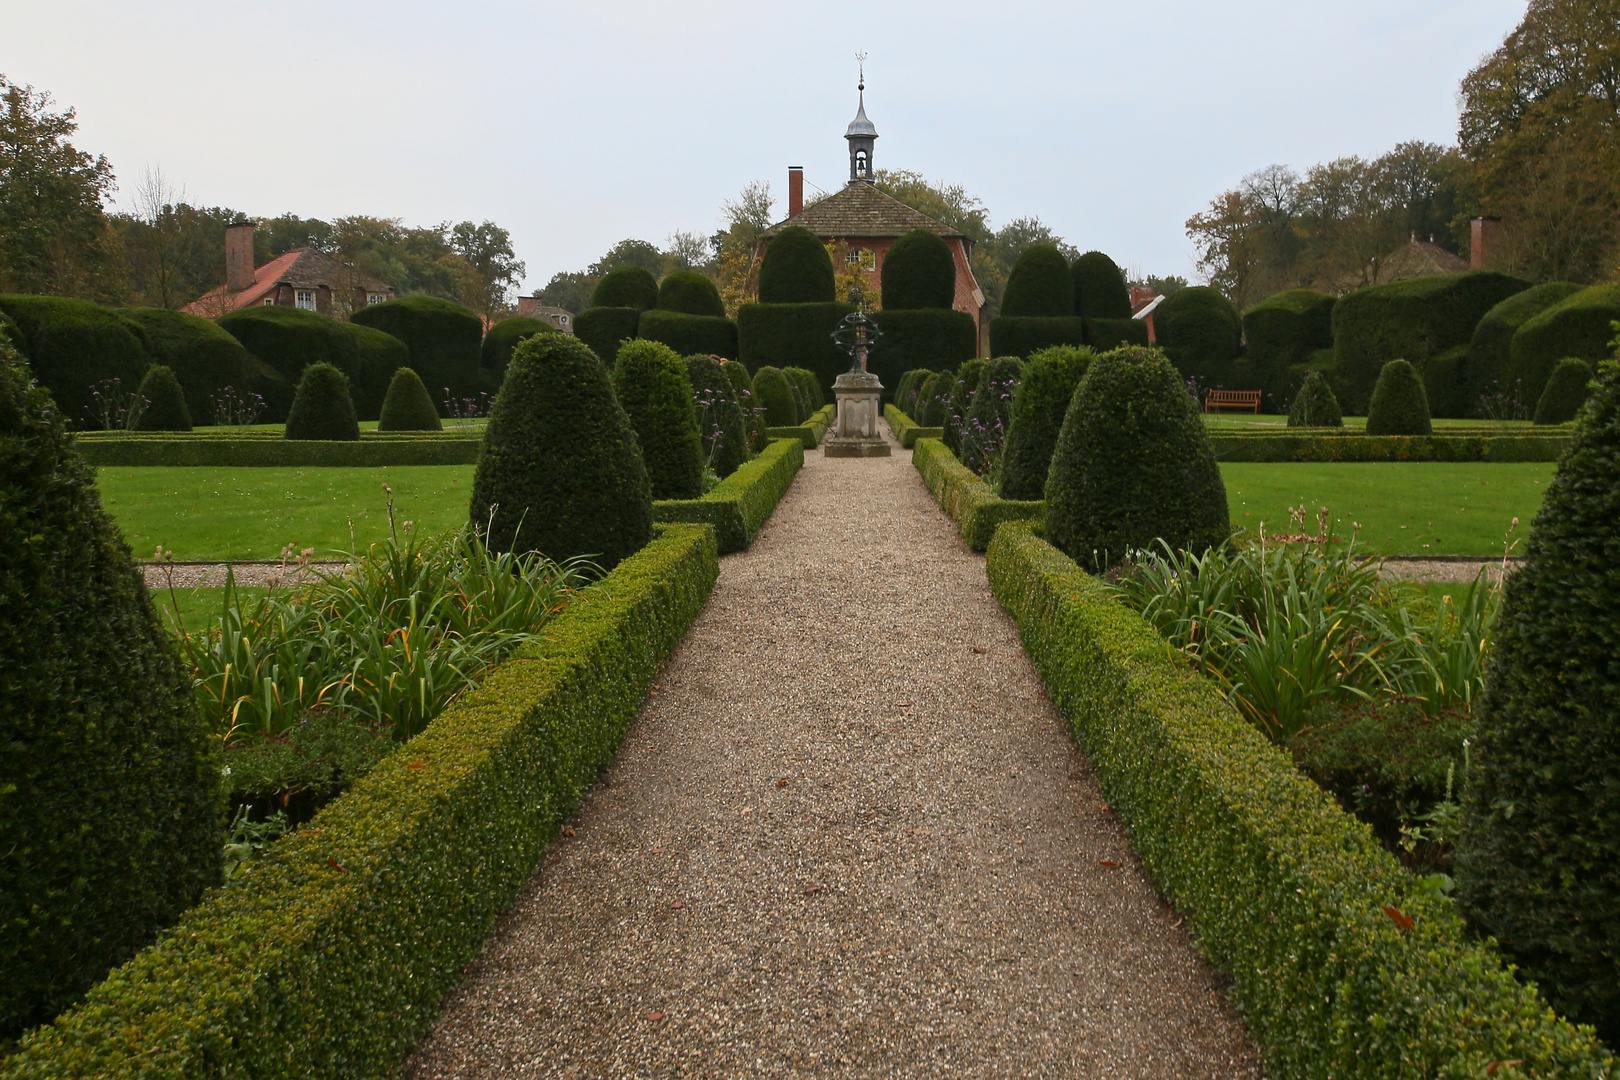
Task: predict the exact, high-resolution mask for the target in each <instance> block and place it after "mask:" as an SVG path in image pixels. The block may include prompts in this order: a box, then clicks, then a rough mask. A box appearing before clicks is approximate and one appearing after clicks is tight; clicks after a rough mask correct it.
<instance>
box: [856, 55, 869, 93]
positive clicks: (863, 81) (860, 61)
mask: <svg viewBox="0 0 1620 1080" xmlns="http://www.w3.org/2000/svg"><path fill="white" fill-rule="evenodd" d="M855 62H856V63H857V64H859V65H860V66H861V84H860V85H859V86H857V87H856V88H855V89H857V90H865V89H866V54H865V53H863V52H858V53H856V54H855Z"/></svg>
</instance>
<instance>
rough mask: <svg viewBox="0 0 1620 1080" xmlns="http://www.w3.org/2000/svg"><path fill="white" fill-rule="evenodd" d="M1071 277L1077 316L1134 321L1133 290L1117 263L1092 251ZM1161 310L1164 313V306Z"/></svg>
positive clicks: (1080, 260)
mask: <svg viewBox="0 0 1620 1080" xmlns="http://www.w3.org/2000/svg"><path fill="white" fill-rule="evenodd" d="M1070 275H1071V278H1072V280H1073V281H1074V314H1076V315H1081V316H1084V317H1085V318H1087V319H1128V318H1130V317H1131V290H1130V288H1129V287H1128V286H1127V285H1126V284H1125V274H1124V272H1123V271H1122V270H1120V268H1119V264H1117V263H1115V262H1114V260H1113V259H1110V258H1109V257H1108V256H1107V255H1104V254H1103V253H1102V252H1100V251H1088V252H1086V253H1085V254H1084V255H1082V256H1080V257H1079V258H1078V259H1076V260H1074V266H1073V268H1072V269H1071V270H1070ZM1180 291H1182V290H1177V292H1180ZM1175 296H1176V293H1171V294H1170V297H1171V299H1174V298H1175ZM1169 302H1170V300H1166V301H1165V303H1166V304H1168V303H1169ZM1160 308H1161V310H1162V309H1163V305H1160ZM1065 314H1067V312H1066V313H1065ZM1240 332H1241V330H1240Z"/></svg>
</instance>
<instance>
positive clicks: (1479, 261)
mask: <svg viewBox="0 0 1620 1080" xmlns="http://www.w3.org/2000/svg"><path fill="white" fill-rule="evenodd" d="M1468 226H1469V228H1468V268H1469V269H1470V270H1489V269H1490V268H1491V266H1492V265H1493V264H1494V263H1495V261H1496V242H1497V239H1498V238H1499V237H1500V236H1501V233H1502V219H1501V218H1499V217H1477V218H1474V219H1473V220H1472V221H1470V222H1469V223H1468Z"/></svg>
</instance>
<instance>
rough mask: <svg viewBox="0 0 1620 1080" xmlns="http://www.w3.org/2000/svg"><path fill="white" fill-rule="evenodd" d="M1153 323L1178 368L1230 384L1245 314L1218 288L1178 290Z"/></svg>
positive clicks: (1190, 373)
mask: <svg viewBox="0 0 1620 1080" xmlns="http://www.w3.org/2000/svg"><path fill="white" fill-rule="evenodd" d="M1075 265H1076V266H1078V265H1079V263H1076V264H1075ZM1153 322H1154V327H1155V329H1156V330H1157V331H1158V337H1159V345H1160V347H1161V348H1163V349H1164V351H1165V355H1166V356H1168V357H1170V362H1171V363H1172V364H1174V365H1176V370H1177V371H1179V372H1181V373H1182V374H1183V375H1196V376H1199V377H1200V378H1203V379H1207V380H1209V381H1211V382H1215V383H1220V384H1228V385H1229V384H1230V380H1231V378H1232V361H1234V360H1236V359H1237V355H1238V352H1239V350H1241V349H1242V348H1243V315H1242V313H1240V312H1239V311H1238V309H1237V305H1236V304H1234V303H1232V301H1230V300H1228V299H1227V298H1226V297H1225V296H1222V295H1221V293H1220V292H1219V290H1216V289H1212V288H1210V287H1209V286H1208V285H1192V286H1189V287H1187V288H1185V289H1177V290H1176V291H1175V292H1173V293H1171V294H1170V295H1169V296H1168V297H1166V298H1165V301H1164V303H1162V304H1160V305H1159V307H1158V310H1157V311H1155V312H1154V313H1153Z"/></svg>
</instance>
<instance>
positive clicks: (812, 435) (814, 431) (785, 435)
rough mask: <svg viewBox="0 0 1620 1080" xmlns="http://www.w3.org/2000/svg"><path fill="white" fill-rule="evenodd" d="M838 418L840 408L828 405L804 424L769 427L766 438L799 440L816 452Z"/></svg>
mask: <svg viewBox="0 0 1620 1080" xmlns="http://www.w3.org/2000/svg"><path fill="white" fill-rule="evenodd" d="M837 416H838V406H837V405H827V406H825V407H823V408H822V409H821V410H819V411H818V412H816V413H815V414H814V415H812V416H811V417H810V419H808V420H806V421H805V422H804V423H802V424H792V425H785V426H782V427H768V428H766V429H765V436H766V438H770V439H798V440H799V444H800V445H801V446H803V447H804V448H805V449H806V450H814V449H815V448H816V447H817V446H819V445H821V439H822V437H823V436H824V435H826V434H827V429H828V428H829V427H831V426H832V423H833V420H834V419H835V418H836V417H837Z"/></svg>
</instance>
